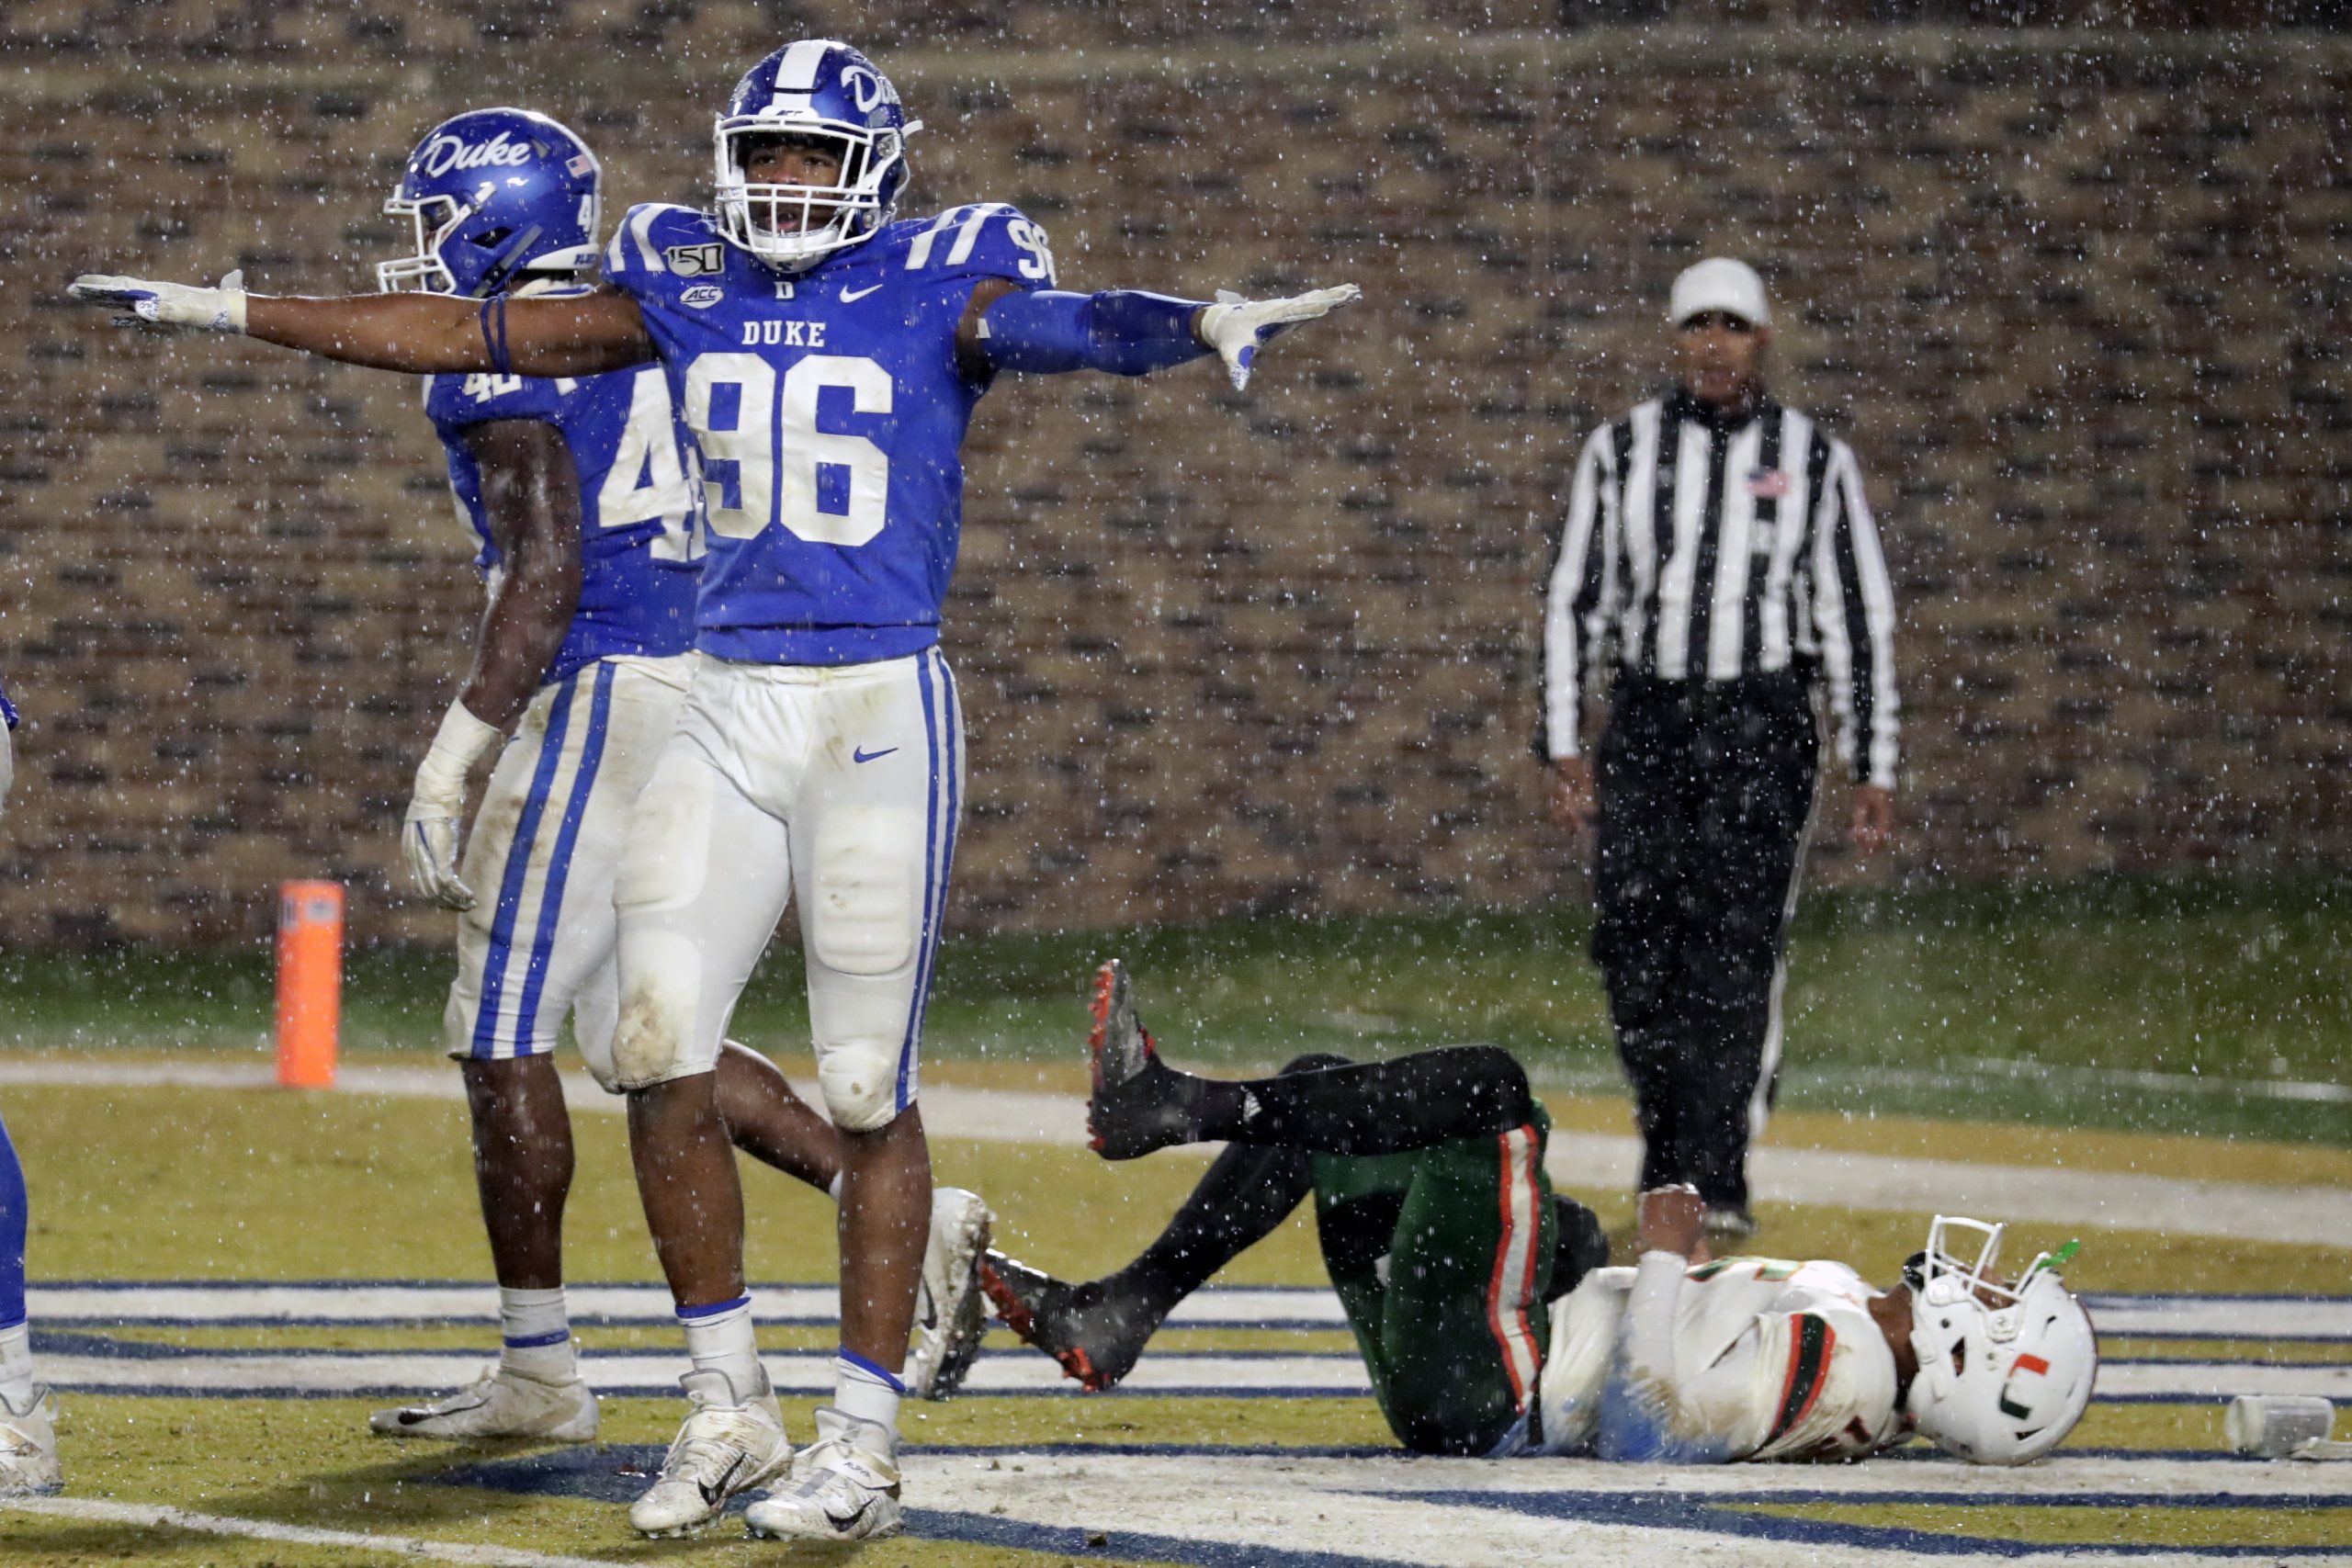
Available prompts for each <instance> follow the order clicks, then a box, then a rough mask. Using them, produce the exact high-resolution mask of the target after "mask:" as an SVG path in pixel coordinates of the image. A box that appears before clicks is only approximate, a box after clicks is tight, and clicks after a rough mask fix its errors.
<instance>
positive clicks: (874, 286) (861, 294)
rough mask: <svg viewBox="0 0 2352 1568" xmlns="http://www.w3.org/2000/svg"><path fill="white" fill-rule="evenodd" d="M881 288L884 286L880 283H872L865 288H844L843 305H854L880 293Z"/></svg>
mask: <svg viewBox="0 0 2352 1568" xmlns="http://www.w3.org/2000/svg"><path fill="white" fill-rule="evenodd" d="M881 288H882V285H881V284H878V283H870V284H868V285H866V286H865V288H844V289H842V304H844V305H854V304H855V303H857V301H859V300H860V299H865V297H866V296H867V295H869V294H874V293H878V292H880V290H881Z"/></svg>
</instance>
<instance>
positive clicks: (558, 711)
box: [442, 653, 700, 1089]
mask: <svg viewBox="0 0 2352 1568" xmlns="http://www.w3.org/2000/svg"><path fill="white" fill-rule="evenodd" d="M699 662H700V656H699V655H697V654H692V653H685V654H680V655H677V656H676V657H674V658H671V659H639V658H614V659H603V660H597V661H596V662H595V663H594V664H589V665H584V666H582V668H580V669H578V670H576V671H572V672H571V674H570V675H567V676H566V677H564V678H563V679H562V680H560V681H558V682H554V683H553V684H551V685H549V686H548V687H546V688H545V689H543V690H542V691H540V693H539V694H537V696H535V697H533V698H532V699H531V705H530V706H529V707H527V708H526V709H525V710H524V712H523V720H522V722H521V723H520V724H518V725H517V726H516V727H515V735H514V738H513V739H510V740H509V741H508V742H507V743H506V748H505V750H503V751H502V752H500V753H499V758H498V763H497V765H496V766H495V767H494V768H492V771H491V775H490V786H489V788H488V789H487V790H486V791H485V792H484V793H483V795H482V801H481V810H480V811H479V812H477V813H476V814H475V816H474V825H473V834H472V837H471V838H470V839H469V840H468V842H467V844H466V852H465V860H464V864H463V874H464V876H465V880H466V886H469V887H471V888H472V889H473V890H474V896H475V903H474V907H473V908H470V909H468V910H467V911H466V912H465V913H464V914H462V915H460V916H459V917H458V978H457V981H456V983H455V984H453V985H452V986H451V987H449V1005H448V1008H447V1011H446V1012H445V1013H444V1015H443V1020H442V1023H443V1028H444V1030H445V1032H446V1038H447V1042H448V1048H449V1055H452V1056H460V1057H473V1058H476V1059H480V1060H487V1061H502V1060H504V1059H506V1058H509V1057H514V1056H536V1055H542V1054H544V1053H546V1052H548V1051H552V1050H554V1049H555V1045H556V1034H557V1031H558V1029H559V1028H560V1026H561V1024H562V1022H563V1018H564V1015H565V1014H566V1013H568V1012H574V1011H575V1010H576V1016H575V1017H574V1018H573V1021H572V1033H573V1035H574V1036H575V1037H576V1038H577V1039H578V1041H579V1043H580V1054H581V1055H582V1058H584V1059H585V1060H586V1062H587V1064H588V1070H589V1071H590V1072H592V1073H594V1075H595V1077H596V1081H597V1082H599V1083H601V1084H603V1085H604V1086H605V1088H606V1089H611V1088H613V1087H614V1081H613V1054H612V1040H613V1021H614V1018H615V1016H616V1010H617V1000H618V996H619V991H618V987H617V984H616V980H615V978H614V975H613V950H614V945H615V937H616V926H615V920H614V917H613V881H614V877H615V875H616V872H617V871H618V868H619V865H620V858H621V845H622V843H623V841H624V840H626V839H627V838H628V826H629V821H630V818H632V816H633V815H634V814H635V812H636V809H637V800H638V796H639V794H640V793H642V791H643V790H644V787H645V782H646V780H647V779H648V778H650V777H651V776H652V773H653V769H654V765H655V764H656V763H657V762H659V761H661V759H662V750H663V748H664V747H666V746H667V745H668V744H669V740H670V737H671V736H672V734H673V733H674V732H675V731H676V729H677V727H678V717H679V715H680V714H682V713H683V712H684V709H685V705H686V693H687V689H688V687H689V686H690V685H691V684H692V682H693V678H694V669H695V665H696V664H697V663H699Z"/></svg>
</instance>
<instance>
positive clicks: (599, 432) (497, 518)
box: [369, 108, 989, 1442]
mask: <svg viewBox="0 0 2352 1568" xmlns="http://www.w3.org/2000/svg"><path fill="white" fill-rule="evenodd" d="M485 167H495V168H496V170H497V171H498V175H497V178H495V179H494V180H486V179H484V178H483V177H482V171H483V169H484V168H485ZM602 209H603V171H602V169H601V167H600V165H599V164H597V162H596V159H595V156H594V153H592V152H590V151H589V149H588V147H587V145H586V144H585V143H584V142H582V141H581V140H580V138H579V137H578V136H576V135H574V134H573V133H572V132H571V130H568V129H567V128H565V127H564V126H562V125H561V124H560V123H558V122H557V121H555V120H553V119H550V118H548V117H547V116H545V115H540V114H534V113H531V112H529V111H527V110H523V109H512V108H493V109H475V110H471V111H469V112H468V113H465V114H461V115H458V116H457V117H456V118H452V119H448V120H446V121H444V122H443V123H442V124H440V125H437V126H435V127H434V128H433V130H430V131H428V132H426V134H425V136H424V139H423V140H422V141H419V142H418V144H417V146H416V149H415V151H414V152H413V153H412V154H411V156H410V158H409V164H408V169H407V173H406V175H404V177H403V178H402V179H401V185H400V186H399V188H398V189H397V190H396V191H394V193H393V195H392V197H391V199H390V201H388V202H386V203H385V211H387V212H388V213H390V214H391V215H392V216H393V217H395V218H399V219H403V220H407V221H408V222H409V223H410V224H411V225H412V226H413V231H414V234H415V249H414V250H413V253H412V254H408V255H406V256H402V257H401V258H399V259H398V260H394V261H389V262H386V263H384V264H382V265H380V266H379V267H378V268H377V277H378V281H379V284H380V286H381V287H382V288H383V289H384V291H385V292H387V293H391V292H396V291H401V290H404V289H408V288H416V289H419V290H422V291H423V292H425V293H429V294H441V295H450V296H456V297H458V298H460V299H488V298H492V297H501V298H509V299H568V298H575V297H577V296H579V295H582V294H584V293H586V292H587V291H588V289H589V288H591V287H592V286H593V280H592V277H591V276H590V275H592V274H593V272H594V267H595V265H596V253H597V243H596V242H597V229H598V220H599V214H600V213H601V211H602ZM424 408H425V413H426V415H427V416H428V417H429V418H430V419H431V420H432V422H433V426H434V429H435V433H436V434H438V435H439V436H440V438H441V444H442V446H443V448H444V449H445V452H446V454H447V460H448V468H449V488H450V492H451V494H452V496H453V497H454V498H455V500H456V502H457V505H458V520H459V523H460V525H462V526H464V527H465V529H466V530H467V533H468V536H469V539H470V540H471V541H472V542H473V544H474V545H475V547H476V550H477V554H476V558H475V565H476V567H477V568H478V570H480V571H481V574H482V576H483V577H484V578H485V580H486V581H487V582H488V584H489V588H490V599H489V604H488V606H487V608H486V610H485V612H484V614H483V616H482V620H481V626H480V628H479V630H478V632H477V634H476V637H475V646H474V659H473V668H472V670H471V671H469V674H468V675H467V678H466V682H465V684H464V686H463V687H462V688H461V689H460V690H459V692H458V696H457V700H456V701H454V702H453V703H451V704H450V705H449V710H448V712H447V715H446V716H444V717H443V719H442V722H441V727H440V730H439V733H438V734H437V735H436V736H435V739H434V741H433V745H432V748H431V750H429V751H427V752H426V754H425V757H424V762H423V763H422V765H420V766H419V767H418V769H417V773H416V786H415V789H414V791H413V795H412V796H411V799H410V804H409V808H408V811H407V814H406V817H405V818H404V819H403V820H402V822H401V854H402V857H403V859H404V860H405V861H406V863H407V866H408V871H409V877H410V881H411V883H412V885H413V886H414V887H415V889H416V891H417V892H418V893H420V894H422V895H424V897H428V898H432V899H434V900H435V902H437V903H440V904H442V905H443V906H445V907H447V908H451V909H455V910H457V911H458V977H457V980H456V982H455V983H454V984H453V985H452V986H451V987H450V990H449V1005H448V1008H447V1013H446V1015H445V1025H446V1029H447V1040H448V1050H449V1055H451V1056H453V1057H456V1058H457V1059H458V1062H459V1063H460V1065H461V1066H460V1070H461V1071H462V1072H463V1074H464V1077H465V1083H466V1100H467V1103H468V1105H469V1107H470V1108H471V1111H472V1118H473V1146H474V1171H475V1177H476V1181H477V1184H478V1186H479V1188H480V1190H481V1209H482V1218H483V1221H484V1224H486V1225H487V1227H488V1229H489V1233H490V1249H491V1259H492V1265H493V1268H494V1269H495V1272H496V1274H497V1278H498V1286H499V1319H500V1328H501V1330H502V1331H503V1344H502V1349H501V1352H500V1356H499V1360H498V1364H497V1365H496V1367H494V1368H493V1369H492V1371H491V1372H490V1373H489V1374H487V1375H486V1376H484V1377H483V1378H482V1379H481V1380H480V1381H479V1382H476V1383H474V1384H473V1385H472V1386H471V1387H469V1388H466V1389H462V1390H460V1391H458V1393H454V1394H451V1395H449V1396H448V1397H447V1398H444V1399H439V1400H435V1401H433V1402H432V1403H430V1404H422V1405H411V1406H408V1407H405V1408H401V1409H395V1410H382V1411H379V1412H377V1413H376V1415H375V1416H373V1417H372V1418H371V1419H370V1422H369V1425H370V1427H372V1428H373V1429H374V1430H375V1431H377V1432H379V1433H381V1434H383V1435H385V1436H387V1437H400V1438H509V1437H513V1438H520V1437H534V1438H561V1439H564V1440H568V1441H573V1442H586V1441H588V1440H590V1439H592V1438H594V1437H595V1435H596V1416H597V1413H596V1399H595V1396H594V1394H593V1393H590V1392H589V1389H588V1386H587V1384H586V1383H585V1382H582V1379H581V1377H580V1374H579V1369H578V1364H577V1362H576V1360H575V1359H574V1357H573V1353H572V1346H571V1320H570V1316H569V1314H568V1312H567V1310H566V1306H565V1302H564V1292H563V1209H564V1201H565V1199H566V1197H567V1196H568V1195H569V1193H570V1190H571V1175H572V1146H571V1119H570V1117H569V1115H568V1113H567V1112H566V1111H565V1109H564V1102H563V1089H562V1086H561V1084H560V1082H559V1081H558V1078H557V1076H556V1070H555V1057H554V1055H553V1053H554V1051H555V1049H556V1044H557V1036H558V1034H559V1032H560V1029H561V1027H562V1024H563V1021H564V1019H565V1017H566V1016H567V1015H569V1016H571V1019H572V1027H573V1032H574V1034H575V1036H576V1037H577V1038H578V1040H579V1043H580V1047H581V1055H582V1058H583V1059H584V1060H585V1061H586V1062H587V1064H588V1067H589V1070H590V1072H591V1073H592V1074H593V1075H594V1077H595V1078H596V1080H597V1082H598V1083H600V1084H602V1085H603V1086H604V1087H605V1088H606V1089H612V1090H615V1091H616V1092H617V1079H616V1074H615V1069H614V1066H613V1039H612V1037H613V1031H614V1026H615V1023H616V1015H617V1013H618V1010H619V992H618V982H617V980H616V976H615V974H614V945H615V930H616V928H615V920H614V914H613V880H614V874H615V873H616V869H617V866H618V862H619V859H620V846H621V841H622V839H623V837H624V834H625V831H626V829H627V826H628V819H629V817H630V815H631V814H632V812H633V811H634V809H635V807H636V805H637V800H638V796H639V792H640V791H642V789H643V788H644V786H645V783H646V779H647V777H648V775H649V774H650V773H651V772H652V768H653V763H654V761H656V759H658V758H659V756H660V755H661V752H662V747H663V746H664V745H665V744H666V743H667V742H668V740H669V739H670V733H671V731H672V730H673V729H674V728H676V726H677V720H678V716H679V714H680V713H681V712H682V711H683V710H684V706H685V700H686V691H687V689H688V687H689V686H690V684H691V683H692V680H693V674H694V669H695V663H696V661H697V660H698V659H699V657H700V656H699V655H697V654H696V653H695V651H694V599H695V580H696V578H697V577H698V575H699V563H698V562H697V561H696V560H695V558H694V552H693V548H692V547H693V543H694V541H693V537H692V536H693V532H694V528H695V523H696V521H697V516H698V511H699V509H698V507H697V505H696V503H695V497H694V495H693V494H692V493H691V492H690V491H688V489H687V488H686V480H685V465H684V458H683V457H682V456H681V453H680V449H679V434H678V430H677V425H676V422H675V420H674V419H673V416H672V413H671V406H670V389H669V385H668V382H667V381H666V380H665V379H664V378H663V377H662V372H661V370H660V369H659V368H656V367H643V368H639V369H634V370H616V371H613V372H611V373H609V374H606V375H602V376H588V377H582V378H566V379H562V380H544V379H539V378H531V377H523V376H503V377H502V376H454V375H451V376H435V377H433V378H430V379H428V380H427V381H426V383H425V389H424ZM510 731H511V732H512V739H509V732H510ZM492 755H495V756H496V758H497V763H496V766H495V768H494V769H493V770H492V774H491V779H490V784H489V786H488V789H487V791H486V793H485V794H484V795H483V797H482V804H481V813H480V816H479V822H480V824H481V830H480V831H478V832H477V833H475V834H474V835H473V837H472V839H471V840H470V841H469V842H465V850H464V858H463V863H462V865H461V864H460V863H459V858H458V846H459V844H460V842H461V841H464V815H465V795H466V781H467V778H468V776H469V773H471V772H472V771H473V769H474V768H475V767H476V766H477V765H478V764H479V763H480V762H481V760H482V759H484V758H485V757H489V756H492ZM477 889H480V890H481V894H486V895H488V896H487V897H482V896H481V894H478V893H477V891H476V890H477ZM715 1076H716V1079H717V1084H718V1106H719V1111H720V1114H721V1116H722V1117H723V1118H724V1119H725V1122H726V1123H727V1130H728V1134H729V1137H730V1138H731V1139H732V1141H733V1142H734V1145H735V1146H736V1147H738V1148H740V1149H741V1150H743V1151H744V1152H745V1153H746V1154H749V1155H751V1156H752V1157H753V1158H755V1159H759V1160H762V1161H764V1162H765V1163H767V1164H769V1165H772V1166H775V1168H777V1169H779V1170H782V1171H784V1172H786V1174H787V1175H791V1176H795V1177H797V1178H799V1179H802V1180H804V1181H807V1182H809V1184H810V1185H812V1186H815V1187H817V1188H820V1189H821V1190H827V1191H831V1192H833V1193H835V1194H836V1195H838V1193H839V1190H840V1182H841V1168H842V1162H841V1148H840V1135H839V1134H838V1133H837V1132H836V1130H835V1129H834V1127H833V1126H832V1124H831V1122H827V1121H826V1120H825V1119H824V1118H823V1117H822V1116H820V1115H819V1114H818V1113H817V1112H816V1111H813V1110H812V1109H810V1108H809V1105H808V1104H807V1103H806V1102H804V1101H803V1100H800V1098H799V1097H798V1096H797V1095H796V1094H794V1093H793V1092H792V1089H791V1088H790V1086H789V1085H787V1084H786V1082H785V1078H784V1075H783V1074H782V1073H780V1072H778V1071H777V1070H776V1069H775V1066H774V1065H773V1064H772V1063H770V1062H769V1061H768V1060H767V1059H766V1058H765V1057H764V1056H762V1055H758V1054H757V1053H755V1052H753V1051H751V1050H749V1049H748V1048H746V1047H744V1046H742V1045H741V1044H739V1043H735V1042H733V1041H729V1042H728V1043H727V1044H726V1045H725V1046H724V1048H723V1049H722V1050H721V1051H720V1053H719V1056H718V1066H717V1070H716V1075H715ZM988 1223H989V1213H988V1209H987V1207H986V1205H984V1204H983V1203H981V1201H979V1199H978V1198H977V1197H975V1196H974V1195H973V1194H971V1193H969V1192H965V1191H961V1190H957V1189H955V1188H941V1189H939V1190H937V1191H936V1192H935V1193H934V1194H933V1204H932V1225H931V1235H930V1242H929V1247H928V1250H927V1252H926V1255H925V1259H924V1270H923V1285H922V1288H923V1289H924V1290H925V1291H926V1292H929V1293H930V1298H931V1299H930V1300H929V1301H927V1302H925V1303H922V1310H921V1311H920V1312H918V1314H917V1332H916V1336H915V1342H914V1344H913V1345H912V1346H911V1347H910V1349H909V1352H908V1360H907V1371H906V1377H905V1381H906V1382H907V1385H908V1388H909V1391H910V1393H917V1394H921V1395H924V1396H927V1397H934V1398H935V1397H944V1395H945V1394H947V1393H952V1392H953V1391H954V1389H955V1387H956V1383H957V1382H959V1381H960V1380H961V1378H962V1376H963V1374H964V1372H965V1371H966V1370H967V1369H968V1368H969V1366H970V1364H971V1359H972V1357H973V1355H974V1354H975V1353H976V1352H977V1350H978V1336H979V1332H980V1329H981V1327H982V1326H983V1325H982V1324H981V1322H980V1316H981V1311H980V1304H979V1299H978V1285H977V1283H976V1282H974V1280H973V1275H972V1266H973V1263H974V1262H975V1260H977V1258H978V1255H979V1251H980V1249H981V1248H982V1247H985V1246H986V1245H987V1236H988Z"/></svg>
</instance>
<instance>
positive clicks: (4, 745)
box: [0, 691, 63, 1497]
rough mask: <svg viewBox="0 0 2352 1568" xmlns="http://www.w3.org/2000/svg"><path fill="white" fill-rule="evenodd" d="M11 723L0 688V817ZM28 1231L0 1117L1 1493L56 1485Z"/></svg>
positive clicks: (20, 1178) (11, 767) (12, 761)
mask: <svg viewBox="0 0 2352 1568" xmlns="http://www.w3.org/2000/svg"><path fill="white" fill-rule="evenodd" d="M16 728H17V710H16V708H15V707H14V706H12V705H10V704H9V702H8V694H7V693H6V692H5V691H0V816H5V814H6V807H7V805H8V785H9V784H10V783H11V782H12V781H13V780H14V779H15V777H16V750H15V742H14V740H13V739H12V737H13V733H14V731H15V729H16ZM31 1229H32V1216H31V1213H30V1211H29V1206H28V1202H27V1199H26V1192H25V1168H24V1165H23V1164H22V1162H20V1161H19V1160H18V1159H17V1145H16V1144H15V1143H14V1141H12V1140H11V1139H10V1138H9V1136H8V1124H7V1122H0V1497H21V1496H25V1495H28V1494H31V1493H36V1492H54V1491H56V1490H57V1489H58V1487H59V1486H61V1485H62V1484H63V1476H62V1472H61V1471H60V1470H59V1468H58V1462H57V1427H56V1422H55V1420H54V1416H55V1413H56V1412H55V1405H54V1404H53V1403H52V1402H51V1399H50V1397H49V1391H48V1390H47V1389H44V1388H36V1387H35V1386H34V1385H33V1331H32V1325H31V1323H30V1322H29V1321H28V1318H27V1317H26V1314H25V1242H26V1238H27V1237H28V1236H29V1235H31Z"/></svg>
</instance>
